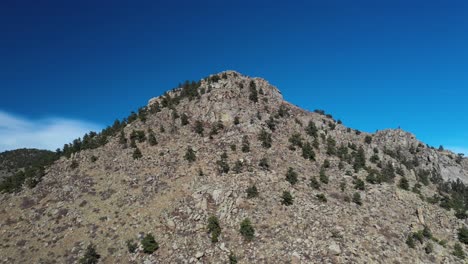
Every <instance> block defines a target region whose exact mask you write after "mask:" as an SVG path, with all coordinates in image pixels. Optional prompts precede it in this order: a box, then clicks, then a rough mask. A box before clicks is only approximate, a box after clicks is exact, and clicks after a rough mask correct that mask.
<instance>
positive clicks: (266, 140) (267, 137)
mask: <svg viewBox="0 0 468 264" xmlns="http://www.w3.org/2000/svg"><path fill="white" fill-rule="evenodd" d="M258 139H259V140H260V141H261V142H262V147H264V148H271V143H272V139H271V134H270V133H268V132H266V130H265V129H262V131H261V132H260V134H259V135H258Z"/></svg>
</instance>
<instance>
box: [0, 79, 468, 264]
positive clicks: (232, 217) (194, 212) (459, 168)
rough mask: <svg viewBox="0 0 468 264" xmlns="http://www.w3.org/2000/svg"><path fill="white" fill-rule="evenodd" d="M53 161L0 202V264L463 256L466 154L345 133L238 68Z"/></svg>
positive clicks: (387, 136)
mask: <svg viewBox="0 0 468 264" xmlns="http://www.w3.org/2000/svg"><path fill="white" fill-rule="evenodd" d="M59 154H60V155H61V157H60V158H59V159H57V160H56V161H55V162H54V163H53V164H52V165H50V166H47V167H46V168H45V170H44V173H43V174H41V175H40V176H31V177H34V179H35V180H36V181H35V182H37V184H34V185H33V186H30V187H32V188H30V187H27V186H28V185H27V184H26V183H27V182H28V181H26V180H24V179H23V181H20V184H16V186H19V187H18V188H16V189H15V188H13V189H12V188H5V189H4V190H5V191H7V193H4V194H2V195H1V196H0V204H1V210H0V222H1V223H2V224H1V225H0V232H1V234H2V237H1V239H2V243H1V247H0V255H1V256H2V257H1V260H2V261H3V262H4V263H76V262H78V261H82V263H97V262H98V261H99V262H102V263H457V262H461V261H462V259H463V258H464V254H465V252H466V250H467V249H466V246H465V244H466V243H468V229H466V227H465V221H466V220H465V219H466V218H467V215H466V209H467V208H468V198H467V197H468V189H467V187H465V183H467V182H468V160H467V159H466V158H463V156H462V155H457V154H454V153H451V152H449V151H445V150H443V149H434V148H432V147H429V146H427V145H426V144H424V143H422V142H420V141H418V140H417V139H416V137H415V136H414V135H412V134H410V133H408V132H405V131H403V130H400V129H395V130H382V131H378V132H377V133H375V134H369V133H364V132H361V131H358V130H355V129H351V128H347V127H345V126H344V125H343V124H342V122H341V121H339V120H334V119H333V116H332V115H330V114H327V113H326V112H325V111H323V110H315V111H314V112H310V111H306V110H304V109H301V108H298V107H296V106H294V105H292V104H290V103H288V102H286V101H284V100H283V97H282V95H281V92H280V91H279V90H278V89H277V88H276V87H274V86H272V85H271V84H269V83H268V82H267V81H266V80H264V79H261V78H251V77H248V76H244V75H242V74H240V73H237V72H235V71H226V72H222V73H219V74H214V75H211V76H208V77H206V78H204V79H202V80H200V81H198V82H185V83H183V84H181V85H180V86H179V87H178V88H176V89H173V90H171V91H168V92H166V93H165V94H163V95H161V96H159V97H155V98H152V99H150V100H149V102H148V105H147V106H145V107H142V108H140V109H139V111H138V113H133V112H132V114H131V115H130V116H129V117H128V118H126V119H124V120H122V121H116V123H114V125H113V126H111V127H108V128H106V129H105V130H103V131H102V132H101V133H94V132H93V133H89V134H86V135H85V136H84V137H83V138H82V139H77V140H75V141H74V142H73V143H72V144H67V145H65V146H64V148H63V150H61V152H60V153H59ZM23 182H24V184H23Z"/></svg>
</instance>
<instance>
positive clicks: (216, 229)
mask: <svg viewBox="0 0 468 264" xmlns="http://www.w3.org/2000/svg"><path fill="white" fill-rule="evenodd" d="M208 233H209V234H211V242H212V243H216V242H218V237H219V235H220V234H221V226H220V225H219V220H218V218H217V217H216V216H214V215H213V216H210V217H209V218H208Z"/></svg>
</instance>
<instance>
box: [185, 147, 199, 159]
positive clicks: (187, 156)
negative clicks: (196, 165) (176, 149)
mask: <svg viewBox="0 0 468 264" xmlns="http://www.w3.org/2000/svg"><path fill="white" fill-rule="evenodd" d="M184 158H185V159H186V160H187V161H188V162H190V163H191V162H194V161H195V160H196V159H197V156H196V155H195V151H194V150H193V149H192V147H191V146H188V147H187V151H186V152H185V155H184Z"/></svg>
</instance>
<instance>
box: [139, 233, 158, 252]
mask: <svg viewBox="0 0 468 264" xmlns="http://www.w3.org/2000/svg"><path fill="white" fill-rule="evenodd" d="M141 245H142V246H143V252H144V253H146V254H152V253H153V252H155V251H156V250H158V248H159V244H158V242H156V240H154V236H153V235H152V234H147V235H146V236H145V237H144V238H143V240H141Z"/></svg>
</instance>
